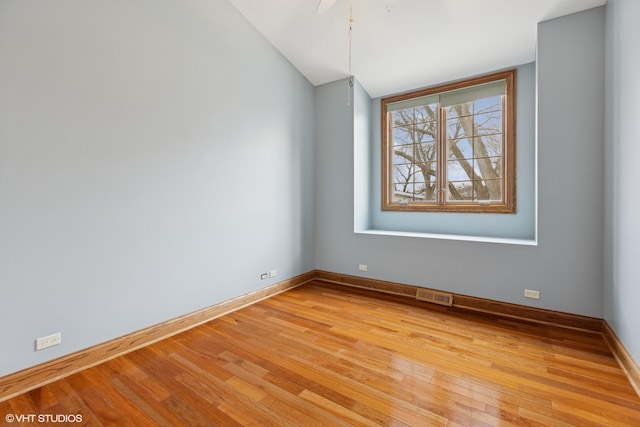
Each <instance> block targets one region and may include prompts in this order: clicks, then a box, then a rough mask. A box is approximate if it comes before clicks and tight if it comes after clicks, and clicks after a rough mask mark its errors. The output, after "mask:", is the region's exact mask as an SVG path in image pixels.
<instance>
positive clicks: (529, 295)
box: [524, 289, 540, 299]
mask: <svg viewBox="0 0 640 427" xmlns="http://www.w3.org/2000/svg"><path fill="white" fill-rule="evenodd" d="M524 296H525V298H532V299H540V291H532V290H531V289H525V290H524Z"/></svg>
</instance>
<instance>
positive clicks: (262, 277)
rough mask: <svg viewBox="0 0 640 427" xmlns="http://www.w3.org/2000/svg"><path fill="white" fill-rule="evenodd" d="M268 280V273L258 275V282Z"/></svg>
mask: <svg viewBox="0 0 640 427" xmlns="http://www.w3.org/2000/svg"><path fill="white" fill-rule="evenodd" d="M268 278H269V273H262V274H261V275H260V280H265V279H268Z"/></svg>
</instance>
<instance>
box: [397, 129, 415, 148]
mask: <svg viewBox="0 0 640 427" xmlns="http://www.w3.org/2000/svg"><path fill="white" fill-rule="evenodd" d="M412 142H413V127H412V126H402V127H394V128H393V145H401V144H411V143H412Z"/></svg>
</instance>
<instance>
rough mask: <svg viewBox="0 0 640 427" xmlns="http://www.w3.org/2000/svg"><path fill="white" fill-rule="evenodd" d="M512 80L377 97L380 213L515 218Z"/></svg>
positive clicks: (502, 76) (493, 78)
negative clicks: (510, 215) (509, 215)
mask: <svg viewBox="0 0 640 427" xmlns="http://www.w3.org/2000/svg"><path fill="white" fill-rule="evenodd" d="M515 78H516V71H515V70H511V71H507V72H501V73H496V74H492V75H488V76H484V77H478V78H474V79H470V80H466V81H462V82H458V83H452V84H447V85H444V86H439V87H435V88H430V89H424V90H420V91H417V92H412V93H408V94H404V95H398V96H393V97H389V98H385V99H383V100H382V103H381V112H382V210H387V211H422V212H487V213H514V212H515V201H516V200H515V195H516V194H515V193H516V183H515Z"/></svg>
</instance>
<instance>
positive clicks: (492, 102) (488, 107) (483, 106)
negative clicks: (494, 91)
mask: <svg viewBox="0 0 640 427" xmlns="http://www.w3.org/2000/svg"><path fill="white" fill-rule="evenodd" d="M498 110H502V97H501V96H494V97H491V98H484V99H478V100H477V101H475V102H474V110H473V111H474V113H475V114H482V113H488V112H489V111H498Z"/></svg>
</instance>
